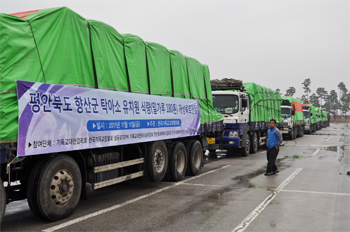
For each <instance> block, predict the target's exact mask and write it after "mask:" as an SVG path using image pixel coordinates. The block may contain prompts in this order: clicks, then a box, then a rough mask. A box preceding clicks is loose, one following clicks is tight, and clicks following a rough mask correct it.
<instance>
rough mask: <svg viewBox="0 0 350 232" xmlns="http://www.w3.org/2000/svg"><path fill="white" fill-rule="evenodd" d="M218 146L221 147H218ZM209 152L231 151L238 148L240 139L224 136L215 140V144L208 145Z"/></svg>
mask: <svg viewBox="0 0 350 232" xmlns="http://www.w3.org/2000/svg"><path fill="white" fill-rule="evenodd" d="M220 144H222V146H221V147H220ZM208 146H209V149H210V150H215V149H231V148H239V147H240V138H239V137H235V138H230V137H228V136H224V137H223V138H222V142H221V138H215V144H211V143H209V144H208Z"/></svg>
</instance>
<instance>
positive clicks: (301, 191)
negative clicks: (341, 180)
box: [281, 189, 350, 196]
mask: <svg viewBox="0 0 350 232" xmlns="http://www.w3.org/2000/svg"><path fill="white" fill-rule="evenodd" d="M281 191H282V192H292V193H314V194H326V195H339V196H350V193H332V192H314V191H303V190H287V189H286V190H281Z"/></svg>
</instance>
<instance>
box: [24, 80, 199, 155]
mask: <svg viewBox="0 0 350 232" xmlns="http://www.w3.org/2000/svg"><path fill="white" fill-rule="evenodd" d="M17 95H18V109H19V117H18V120H19V122H18V124H19V125H18V151H17V155H18V156H25V155H36V154H44V153H52V152H63V151H72V150H81V149H89V148H98V147H107V146H117V145H124V144H133V143H140V142H147V141H155V140H164V139H172V138H179V137H187V136H194V135H198V134H199V128H200V112H199V105H198V101H196V100H190V99H180V98H171V97H161V96H154V95H144V94H136V93H126V92H116V91H109V90H101V89H89V88H79V87H72V86H64V85H54V84H44V83H37V82H27V81H18V82H17Z"/></svg>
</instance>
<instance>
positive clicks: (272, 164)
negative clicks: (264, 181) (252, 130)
mask: <svg viewBox="0 0 350 232" xmlns="http://www.w3.org/2000/svg"><path fill="white" fill-rule="evenodd" d="M278 152H279V149H278V150H277V149H276V147H273V148H272V149H269V148H267V152H266V157H267V169H266V173H270V172H275V171H277V166H276V158H277V156H278Z"/></svg>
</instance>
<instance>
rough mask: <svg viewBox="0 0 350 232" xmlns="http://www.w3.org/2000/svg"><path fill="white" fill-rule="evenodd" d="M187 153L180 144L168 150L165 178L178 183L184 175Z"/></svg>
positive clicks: (177, 143)
mask: <svg viewBox="0 0 350 232" xmlns="http://www.w3.org/2000/svg"><path fill="white" fill-rule="evenodd" d="M186 170H187V151H186V147H185V145H184V144H183V143H182V142H176V143H175V144H173V145H172V146H171V147H170V149H169V162H168V169H167V171H166V177H167V179H168V180H171V181H180V180H182V179H183V178H184V177H185V175H186Z"/></svg>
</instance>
